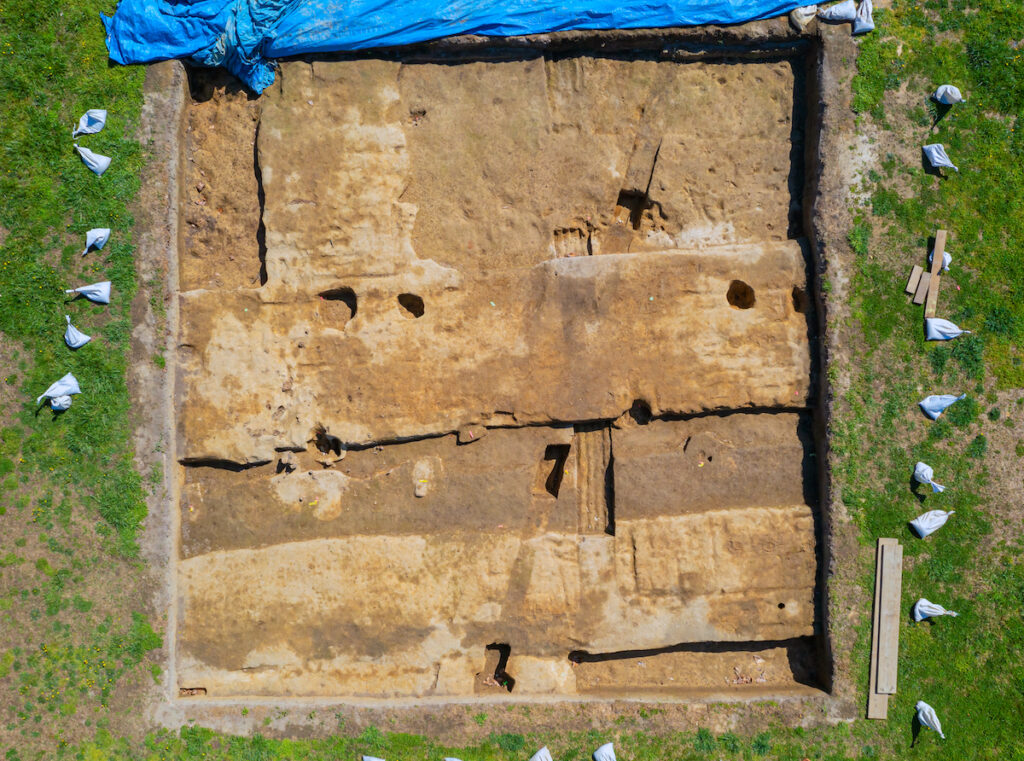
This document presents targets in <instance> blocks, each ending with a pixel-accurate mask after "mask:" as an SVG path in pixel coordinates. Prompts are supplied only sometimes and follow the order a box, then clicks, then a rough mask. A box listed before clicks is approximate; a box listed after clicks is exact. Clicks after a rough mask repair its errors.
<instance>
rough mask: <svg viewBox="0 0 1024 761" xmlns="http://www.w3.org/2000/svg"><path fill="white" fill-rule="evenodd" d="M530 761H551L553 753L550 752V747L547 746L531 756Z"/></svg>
mask: <svg viewBox="0 0 1024 761" xmlns="http://www.w3.org/2000/svg"><path fill="white" fill-rule="evenodd" d="M530 761H551V751H549V750H548V746H547V745H545V746H544V747H543V748H541V749H540V750H538V751H537V752H536V753H534V754H533V755H532V756H530Z"/></svg>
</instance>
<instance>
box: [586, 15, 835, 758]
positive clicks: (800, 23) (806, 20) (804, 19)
mask: <svg viewBox="0 0 1024 761" xmlns="http://www.w3.org/2000/svg"><path fill="white" fill-rule="evenodd" d="M817 13H818V6H816V5H805V6H804V7H803V8H794V9H793V10H792V11H790V12H789V23H791V24H792V25H793V28H794V29H796V30H797V31H798V32H802V31H804V30H805V29H806V28H807V25H808V24H810V23H811V21H812V20H813V19H814V17H815V16H816V15H817ZM601 747H602V748H603V747H604V746H603V745H602V746H601Z"/></svg>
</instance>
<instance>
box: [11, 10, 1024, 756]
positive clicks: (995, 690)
mask: <svg viewBox="0 0 1024 761" xmlns="http://www.w3.org/2000/svg"><path fill="white" fill-rule="evenodd" d="M112 8H113V5H112V3H110V2H104V3H94V2H91V0H68V2H66V3H64V4H62V5H60V6H52V7H50V6H42V5H40V4H39V3H34V2H30V1H29V0H0V150H2V151H3V162H2V168H0V753H3V754H5V755H4V758H5V759H7V761H15V760H16V759H22V760H27V759H30V758H51V757H65V758H87V759H103V758H119V759H136V758H146V759H199V758H205V759H278V758H280V759H354V758H356V756H357V755H358V754H359V753H363V752H366V753H369V754H372V755H377V756H383V757H385V758H387V759H389V761H395V760H396V759H402V760H404V759H410V760H411V759H417V760H420V759H422V760H423V761H428V760H429V761H436V760H439V759H440V758H441V757H442V756H443V755H452V756H457V757H460V758H463V759H465V760H466V761H475V760H479V761H492V760H493V761H498V760H499V759H500V760H502V761H503V760H505V759H508V760H510V761H511V760H512V759H518V760H522V761H525V759H526V758H528V756H529V755H530V754H531V753H532V752H533V751H534V750H535V749H536V748H537V747H539V746H540V745H542V744H547V745H549V746H550V747H551V749H552V752H553V753H554V755H555V758H556V759H558V760H559V761H573V760H574V759H575V760H580V761H582V759H585V758H587V757H589V754H590V752H591V751H593V749H594V748H596V747H597V746H598V745H599V744H601V743H602V742H605V741H607V740H610V739H611V740H614V741H615V742H616V747H617V750H618V752H619V754H620V757H621V758H623V759H624V760H625V761H631V760H636V761H642V760H646V759H651V760H653V759H673V760H675V759H761V758H764V759H780V760H782V759H786V760H789V759H792V760H793V761H800V760H801V759H804V758H807V759H840V758H841V759H847V758H853V759H859V758H862V759H875V758H881V759H896V758H899V759H906V758H922V759H923V758H943V759H956V760H959V759H1024V734H1022V731H1024V730H1022V727H1024V658H1022V652H1024V618H1022V613H1024V563H1022V561H1021V550H1022V531H1021V518H1020V516H1019V515H1018V513H1019V511H1020V510H1021V509H1022V504H1024V500H1021V499H1020V498H1019V497H1014V496H1013V494H1014V491H1013V490H1014V489H1019V488H1021V486H1022V481H1021V477H1020V476H1019V475H1017V476H1016V477H1015V479H1014V480H1013V482H1012V483H1009V482H1008V481H1007V477H1006V475H1005V474H1006V472H1008V471H1009V472H1011V473H1020V467H1019V466H1020V465H1024V402H1022V401H1021V399H1022V397H1021V394H1020V392H1019V391H1018V389H1021V388H1022V387H1024V353H1022V349H1021V338H1022V336H1024V301H1022V299H1021V296H1022V295H1024V294H1022V286H1024V170H1022V161H1024V3H1022V2H1021V1H1020V0H927V1H924V2H908V1H905V0H895V2H894V7H893V9H892V10H891V11H879V12H877V13H876V23H877V26H878V28H877V30H876V32H874V33H873V34H871V35H868V36H867V37H865V38H863V39H862V40H861V42H860V43H859V44H860V50H861V53H860V58H859V60H858V73H857V75H856V77H855V79H854V83H853V88H854V101H853V103H854V108H855V110H856V111H857V113H858V125H859V126H858V129H859V130H860V132H861V133H862V136H863V139H865V140H867V141H870V143H871V145H872V146H873V148H874V150H875V153H876V156H877V161H876V162H875V164H874V165H873V166H870V167H868V169H867V171H866V175H865V177H864V178H863V182H864V187H862V188H859V189H858V190H860V191H863V197H864V198H865V201H864V203H863V205H862V206H861V207H859V208H856V209H853V210H852V212H853V216H854V220H855V221H854V225H853V227H852V229H851V231H850V239H849V243H850V248H851V253H850V257H851V258H852V260H853V261H854V270H853V272H852V280H851V284H850V293H851V298H850V304H849V309H848V310H847V312H846V313H847V314H848V315H849V316H848V317H845V318H841V319H837V320H836V321H835V322H834V323H833V324H832V325H831V330H832V331H833V334H841V335H843V336H844V339H845V340H844V344H845V346H846V351H847V352H848V357H846V358H845V361H844V364H843V366H842V367H840V366H833V367H832V368H831V369H830V373H831V376H832V377H833V379H834V380H835V382H836V389H837V395H838V397H837V405H836V414H835V418H834V421H833V431H832V445H833V457H834V466H835V467H834V477H835V485H834V486H835V489H834V491H835V494H836V498H837V499H838V500H839V501H840V502H841V507H842V508H843V510H844V511H845V512H846V513H847V514H848V515H849V518H850V520H852V521H853V522H854V524H855V525H856V527H857V529H858V532H859V540H860V543H861V546H862V552H861V555H860V557H861V561H862V566H863V567H861V568H858V569H857V574H856V576H857V578H859V579H860V582H859V583H861V584H862V585H863V587H864V588H865V589H870V588H871V585H872V569H873V565H872V563H871V560H870V557H871V551H870V548H871V547H872V546H873V544H874V541H875V539H876V537H878V536H895V537H898V538H900V540H901V541H902V542H903V544H904V547H905V557H906V562H905V570H904V582H903V583H904V601H905V603H906V604H907V607H908V608H909V605H910V604H911V603H912V602H913V601H914V600H916V599H917V598H918V597H927V598H929V599H931V600H933V601H936V602H941V603H942V604H944V605H946V606H947V607H950V608H952V609H954V610H957V611H958V612H959V613H960V617H959V618H956V619H942V620H940V621H938V622H936V623H935V624H928V623H924V624H919V625H910V624H905V625H904V628H903V631H902V634H901V643H900V644H901V653H900V656H901V657H900V668H899V685H900V686H899V692H898V694H897V695H896V696H895V699H894V700H892V701H891V702H890V709H889V716H890V719H889V721H888V722H867V721H863V720H861V721H857V722H854V723H852V724H842V725H839V726H835V727H828V728H820V729H813V730H801V729H793V728H785V727H778V726H765V727H761V728H758V729H757V731H754V732H752V733H751V734H749V735H738V734H732V733H727V734H724V735H716V734H712V733H711V732H709V731H707V730H701V731H699V732H696V733H693V732H691V733H675V734H670V735H664V734H655V733H653V732H651V731H650V728H649V727H648V726H647V725H646V724H645V721H644V718H643V716H642V715H641V716H640V718H632V717H631V718H629V719H628V720H623V721H618V722H613V723H612V724H611V725H610V726H609V727H607V730H606V731H602V732H590V733H579V734H563V735H545V736H544V737H533V736H525V737H524V736H522V735H520V734H511V733H508V732H507V731H506V729H507V728H506V727H504V726H503V721H502V716H503V713H504V712H505V711H507V710H513V709H506V708H495V709H494V710H492V711H490V712H489V714H482V713H481V714H477V715H476V716H474V717H472V718H474V719H476V721H477V723H478V724H479V725H480V726H481V727H484V728H485V729H486V730H488V731H490V734H489V738H488V739H487V741H486V742H484V743H482V744H480V745H479V746H476V747H461V748H451V747H443V746H440V745H438V744H436V743H433V742H431V741H429V740H427V739H425V738H422V737H418V736H412V735H403V734H394V733H388V732H384V731H381V730H378V729H375V728H370V729H366V730H365V731H362V732H361V733H358V734H355V733H353V732H351V731H347V730H346V728H345V727H344V725H339V726H338V727H337V733H336V736H334V737H329V738H326V739H312V740H310V739H302V740H276V739H268V738H264V737H262V736H259V735H257V736H254V737H248V738H241V737H229V736H224V735H217V734H215V733H213V732H210V731H208V730H205V729H200V728H192V727H184V728H182V729H181V730H180V731H175V732H169V731H160V732H151V733H150V734H148V735H145V734H144V733H143V732H142V731H141V730H140V724H139V721H140V719H139V717H138V709H139V708H140V705H139V702H140V701H141V699H142V698H141V697H140V696H141V695H142V692H143V686H144V684H145V682H146V680H148V681H149V682H150V683H152V680H153V679H154V678H159V669H158V668H157V667H156V665H155V664H154V663H152V662H148V663H147V657H148V656H147V653H148V652H149V651H151V650H152V649H154V648H156V647H159V644H160V635H159V633H158V632H156V631H154V624H153V623H151V622H150V621H149V620H148V619H147V617H146V616H145V615H144V613H145V611H146V605H147V602H146V599H145V593H144V592H143V591H142V588H141V585H133V584H132V583H126V580H130V579H133V578H138V577H141V575H142V573H143V571H144V569H143V568H142V566H141V564H140V562H139V560H138V559H137V553H138V550H137V545H136V540H137V537H138V533H139V531H140V521H141V520H142V519H143V518H144V517H145V506H144V501H143V496H144V488H145V487H144V484H143V480H142V479H141V478H140V476H139V474H138V473H137V472H136V471H135V469H134V468H133V464H132V446H131V439H130V436H131V430H132V425H133V417H132V416H133V414H141V412H140V411H133V410H132V407H131V403H130V399H129V395H128V391H127V387H126V383H125V371H126V367H127V363H128V361H129V350H130V347H129V336H130V331H131V324H130V319H129V305H130V302H131V299H132V297H133V295H134V293H135V290H136V275H135V271H134V265H133V258H132V256H133V249H132V238H131V230H132V224H133V222H132V218H131V215H130V213H129V208H130V204H131V201H132V199H133V198H134V196H135V193H136V191H137V189H138V182H139V179H138V178H139V173H140V168H141V166H142V164H143V161H144V160H145V155H144V151H143V149H142V147H140V146H139V144H138V142H137V140H136V134H135V130H136V126H137V124H138V120H139V113H140V108H141V104H142V80H143V74H144V72H143V71H142V70H141V69H139V68H118V67H108V65H107V61H106V55H105V49H104V46H103V30H102V27H101V25H100V24H99V21H98V13H99V12H100V11H101V10H104V11H107V12H110V11H111V10H112ZM943 83H951V84H956V85H957V86H959V87H960V88H961V90H963V91H964V93H965V95H967V97H968V102H967V103H966V104H962V105H959V106H955V107H954V108H953V109H951V110H950V111H949V112H948V113H945V114H940V113H939V112H938V111H937V110H936V108H935V106H934V104H931V103H929V102H928V100H927V95H928V93H929V92H931V91H932V90H934V88H935V87H936V86H937V85H939V84H943ZM88 108H106V109H108V111H109V112H110V117H109V121H108V123H107V127H106V129H105V130H104V131H103V132H101V133H100V134H99V135H94V136H88V137H84V138H82V139H81V144H82V145H85V146H87V147H89V148H91V149H93V150H95V151H97V152H99V153H103V154H106V155H110V156H113V157H114V163H113V165H112V166H111V168H110V170H109V171H108V172H107V173H106V174H105V175H104V176H103V177H102V178H98V177H96V176H95V175H93V174H92V173H90V172H89V171H87V170H86V169H85V167H84V166H83V165H82V164H81V162H80V161H79V160H78V158H77V157H76V156H75V155H74V154H73V153H72V150H71V146H72V141H71V138H70V133H71V127H72V125H73V124H74V123H75V122H76V121H77V118H78V116H79V115H80V114H81V113H83V112H84V111H85V110H86V109H88ZM940 116H941V118H939V117H940ZM936 120H937V121H936ZM932 142H941V143H943V144H944V145H945V146H946V149H947V151H948V152H949V154H950V156H951V158H952V159H953V162H954V163H956V164H957V165H958V166H959V167H960V172H959V173H958V174H957V173H953V174H951V175H948V176H947V178H946V179H941V178H938V177H935V176H932V175H929V174H926V173H925V172H924V171H923V170H922V167H921V164H920V146H921V145H924V144H925V143H932ZM91 227H111V228H112V229H113V231H114V232H113V236H112V238H111V241H110V243H109V244H108V245H107V247H106V248H105V249H104V250H103V251H102V252H94V253H91V254H89V255H88V256H86V257H84V258H83V257H81V256H80V252H81V249H82V247H83V245H84V234H85V231H86V230H87V229H89V228H91ZM937 227H944V228H945V229H947V230H948V231H949V233H950V242H949V244H948V250H949V251H951V252H952V255H953V267H952V271H951V272H950V274H949V276H947V277H945V278H944V280H943V288H942V292H941V294H940V306H939V316H943V317H947V318H948V319H952V320H953V321H954V322H957V323H958V324H960V325H961V327H965V328H968V329H970V330H972V331H974V332H973V333H972V334H971V335H970V336H967V337H964V338H961V339H958V340H956V341H954V342H950V343H949V344H941V345H936V344H925V342H924V341H923V335H922V330H921V312H920V309H919V308H916V307H912V306H911V305H910V304H909V301H908V300H907V299H906V298H905V297H904V296H903V294H902V286H903V282H904V281H905V278H906V274H907V272H908V271H909V268H910V266H911V265H912V264H914V263H919V264H923V263H924V256H925V253H926V245H927V239H928V236H929V235H931V234H933V232H934V230H935V229H936V228H937ZM105 279H109V280H111V281H113V284H114V298H113V301H112V303H111V305H110V306H108V307H99V306H94V305H90V304H88V303H87V302H85V301H81V300H80V301H75V302H73V303H70V304H68V303H65V298H64V296H63V289H64V288H66V287H71V286H74V285H81V284H85V283H90V282H94V281H97V280H105ZM64 314H70V315H71V316H72V319H73V321H74V322H75V324H76V325H77V326H78V327H79V328H80V329H82V330H83V331H84V332H86V333H88V334H90V335H92V336H93V341H92V343H90V344H89V345H87V346H86V347H84V348H83V349H81V350H79V351H77V352H71V351H70V350H69V349H67V347H66V346H65V345H64V344H63V341H62V338H61V336H62V334H63V329H64ZM839 314H844V312H843V311H842V310H839ZM69 371H70V372H73V373H74V374H75V375H76V377H77V378H78V379H79V381H80V383H81V386H82V390H83V393H82V395H80V396H78V397H75V401H74V404H73V406H72V407H71V409H70V410H69V411H68V412H66V413H64V414H62V415H59V416H54V415H53V414H51V413H50V412H49V410H48V409H43V410H37V408H36V406H35V404H34V400H35V397H36V396H37V395H38V394H39V393H41V392H42V391H43V390H44V389H45V388H46V387H47V386H48V385H49V384H50V383H51V382H52V381H53V380H56V379H57V378H59V377H60V376H62V375H63V374H64V373H66V372H69ZM953 392H956V393H961V392H963V393H967V394H968V398H967V399H966V400H964V401H963V402H958V403H957V404H956V405H954V407H952V408H950V410H949V411H948V412H947V413H946V414H945V415H943V417H942V418H940V419H939V421H938V422H935V423H932V422H930V421H928V420H926V419H924V418H923V416H922V415H921V414H920V413H919V412H918V411H917V409H916V403H917V402H918V401H919V400H920V399H921V398H923V397H924V396H926V395H927V394H930V393H953ZM1007 440H1009V441H1011V444H1010V445H1006V444H1005V443H1004V444H997V443H994V442H1000V441H1002V442H1005V441H1007ZM1013 442H1016V443H1015V444H1014V443H1013ZM918 459H922V460H924V461H926V462H928V463H929V464H931V465H932V466H933V467H934V468H935V472H936V480H938V481H939V482H941V483H944V484H946V485H947V486H949V490H948V491H947V492H946V493H944V494H942V495H935V496H931V495H929V496H927V497H925V499H924V505H923V506H922V505H920V504H919V502H918V500H917V499H916V498H915V496H914V494H912V493H911V491H910V484H909V481H910V473H911V470H912V467H913V464H914V462H915V461H916V460H918ZM1007 464H1008V465H1009V467H1007ZM997 465H999V467H998V468H997V467H996V466H997ZM997 474H1002V475H999V476H998V477H997ZM921 494H924V492H921ZM1007 494H1009V495H1011V496H1009V497H1007V496H1006V495H1007ZM997 496H998V497H999V498H996V497H997ZM933 508H942V509H947V510H948V509H954V510H956V514H955V515H954V516H953V517H952V518H951V519H950V521H949V523H948V524H947V525H946V526H945V527H944V528H943V529H941V530H940V531H939V532H938V533H937V534H935V535H934V536H932V537H930V538H929V539H927V540H923V541H922V540H919V539H916V538H914V537H912V536H911V535H910V532H909V530H908V527H907V521H908V520H910V519H911V518H913V517H914V516H915V515H916V514H917V512H918V511H919V510H921V509H933ZM868 597H870V595H869V596H868ZM842 613H843V614H844V616H845V613H846V611H842ZM862 613H863V615H862V617H861V619H860V620H861V623H860V625H859V627H858V629H857V633H858V637H857V644H856V646H855V648H854V652H853V662H854V663H855V664H858V666H857V668H858V672H857V673H856V674H855V675H854V677H855V678H856V679H857V680H858V681H859V684H860V686H861V691H862V693H863V692H865V691H866V684H867V661H868V658H867V652H868V646H869V645H868V639H869V631H868V618H869V611H868V610H864V611H863V612H862ZM156 628H159V627H156ZM919 699H924V700H926V701H927V702H929V703H931V704H932V705H933V706H934V707H935V708H936V710H937V711H938V713H939V716H940V718H941V719H942V722H943V726H944V729H945V731H946V735H947V739H946V740H945V741H942V740H940V739H939V738H938V736H937V735H935V734H934V733H931V732H928V731H925V732H923V733H922V735H921V737H920V738H919V741H918V743H917V744H916V745H915V746H914V747H913V748H910V747H909V746H910V743H911V740H912V734H911V717H912V715H913V705H914V703H915V702H916V701H917V700H919ZM514 710H518V711H522V710H523V709H522V708H516V709H514ZM641 714H642V712H641Z"/></svg>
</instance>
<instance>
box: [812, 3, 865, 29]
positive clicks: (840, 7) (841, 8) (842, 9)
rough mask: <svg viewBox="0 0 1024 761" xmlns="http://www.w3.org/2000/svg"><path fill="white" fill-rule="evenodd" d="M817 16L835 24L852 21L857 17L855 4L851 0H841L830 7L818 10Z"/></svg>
mask: <svg viewBox="0 0 1024 761" xmlns="http://www.w3.org/2000/svg"><path fill="white" fill-rule="evenodd" d="M818 18H823V19H825V20H826V21H832V22H835V23H837V24H838V23H842V22H844V21H853V20H854V19H855V18H857V5H856V4H855V3H854V2H853V0H843V2H841V3H837V4H836V5H833V6H832V7H831V8H823V9H822V10H819V11H818Z"/></svg>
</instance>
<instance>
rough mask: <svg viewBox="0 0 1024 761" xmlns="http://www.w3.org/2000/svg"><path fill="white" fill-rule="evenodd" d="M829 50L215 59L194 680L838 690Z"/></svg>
mask: <svg viewBox="0 0 1024 761" xmlns="http://www.w3.org/2000/svg"><path fill="white" fill-rule="evenodd" d="M803 65H804V64H803V61H802V59H801V58H799V57H794V58H792V59H789V58H777V59H767V60H748V61H745V62H737V61H732V62H724V61H722V62H709V61H703V62H688V63H683V62H675V61H667V60H631V61H627V60H618V59H615V58H611V57H608V58H600V57H588V56H572V57H565V58H544V57H536V58H530V59H528V60H517V61H510V62H501V63H497V62H486V63H485V62H466V63H459V64H457V65H436V64H409V63H406V64H401V63H398V62H392V61H385V60H364V61H335V62H322V61H317V62H314V63H311V64H310V63H303V62H292V63H287V64H285V65H284V66H283V69H282V71H281V74H280V76H279V79H278V84H277V85H275V86H274V87H273V88H271V90H269V91H268V92H267V93H266V94H265V95H264V96H263V97H262V98H260V99H259V100H258V101H254V100H250V99H249V98H248V97H247V96H246V95H244V94H243V93H240V92H232V90H231V88H227V87H224V86H219V85H217V83H216V81H214V80H206V81H205V82H203V81H200V80H196V81H198V82H199V84H198V85H196V84H195V83H194V87H193V98H194V100H193V102H192V103H191V104H190V105H189V106H188V107H187V108H186V115H185V118H186V123H187V127H186V131H185V150H186V155H187V160H186V162H185V163H184V165H183V174H184V176H183V182H184V192H183V196H182V206H183V208H182V215H181V217H182V222H183V225H182V230H183V235H182V249H181V251H180V255H179V262H180V271H179V276H178V280H179V284H180V291H179V294H178V308H179V311H180V319H179V327H178V350H177V389H176V399H177V403H176V407H177V414H176V424H177V440H178V450H177V454H178V459H179V462H180V463H181V464H180V466H179V467H178V473H177V478H178V479H179V483H180V494H181V498H180V504H179V510H180V540H179V542H178V545H179V546H178V549H177V554H178V562H177V566H176V574H177V595H178V604H177V622H178V623H177V642H176V647H175V659H176V675H177V687H178V688H181V689H183V690H188V691H191V692H189V693H187V694H197V693H199V694H205V695H206V696H208V697H218V698H219V697H243V698H245V697H271V696H300V697H337V698H392V697H406V698H424V699H436V700H449V699H453V698H460V697H467V696H468V697H472V696H476V695H508V692H509V691H511V693H512V695H513V696H515V697H519V698H521V697H524V696H527V697H528V696H539V695H549V696H550V695H554V696H577V695H594V696H604V697H609V696H610V697H628V696H637V695H648V694H656V695H660V696H673V695H675V696H680V695H691V694H695V693H700V692H702V691H703V692H705V693H716V694H717V693H721V692H723V691H735V692H736V693H738V694H742V693H743V692H744V691H749V692H750V693H751V694H754V693H756V694H764V693H765V691H767V692H769V693H771V694H783V693H787V692H790V693H810V692H811V691H812V690H811V688H812V687H813V686H816V685H817V684H818V683H819V682H818V678H817V676H816V671H817V666H816V656H815V653H816V637H818V636H820V635H821V627H820V623H821V622H820V621H819V620H818V616H817V613H816V587H817V583H818V579H819V573H818V554H819V551H818V548H817V546H816V545H817V537H818V536H819V529H818V527H817V524H816V522H817V521H818V520H819V517H818V509H819V508H818V496H817V495H818V486H817V482H816V479H815V475H814V473H815V470H816V469H815V467H814V464H813V457H814V452H815V449H816V447H815V440H814V434H813V432H812V424H811V408H812V405H813V404H814V397H815V392H814V390H813V389H814V388H815V385H814V379H813V377H812V364H813V363H812V359H813V357H812V355H813V352H814V349H813V347H812V345H811V343H810V340H809V337H808V336H809V315H808V301H809V299H808V295H807V293H808V280H807V270H808V265H809V261H808V258H809V254H808V247H807V245H806V244H805V243H804V242H803V241H802V240H800V239H799V236H801V235H802V234H803V232H804V231H803V227H802V225H803V221H802V220H803V218H804V215H803V211H802V204H803V164H802V156H803V152H804V143H803V141H804V132H805V124H804V121H805V116H804V113H805V110H806V107H805V104H804V99H805V98H806V97H807V96H806V93H805V92H804V88H805V85H804V77H803V74H802V67H803Z"/></svg>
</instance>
